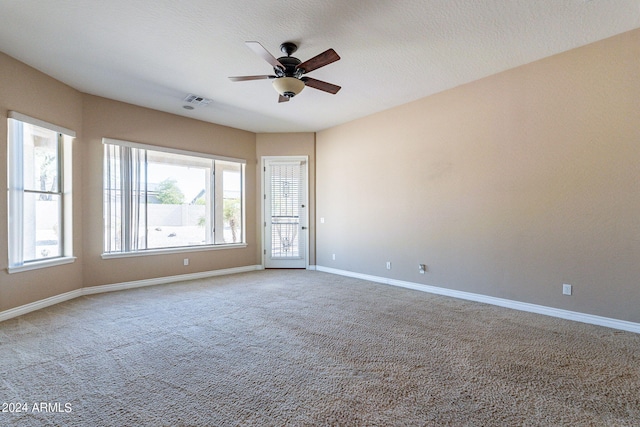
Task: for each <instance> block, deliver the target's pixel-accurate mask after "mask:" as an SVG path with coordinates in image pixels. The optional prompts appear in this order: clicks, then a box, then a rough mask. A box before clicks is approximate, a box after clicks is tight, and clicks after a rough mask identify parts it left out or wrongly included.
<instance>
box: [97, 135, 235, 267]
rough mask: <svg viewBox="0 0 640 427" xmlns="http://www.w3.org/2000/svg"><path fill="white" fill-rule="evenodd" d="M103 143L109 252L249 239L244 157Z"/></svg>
mask: <svg viewBox="0 0 640 427" xmlns="http://www.w3.org/2000/svg"><path fill="white" fill-rule="evenodd" d="M103 143H104V220H105V223H104V253H105V254H112V255H116V254H123V253H142V252H144V251H147V252H148V251H158V250H169V249H172V250H175V249H181V248H182V249H184V248H194V247H196V248H198V247H214V246H216V245H234V244H244V242H245V236H244V235H245V233H244V219H243V217H244V190H243V189H244V163H245V162H244V160H238V159H229V158H223V157H217V156H211V155H206V154H200V153H193V152H187V151H182V150H173V149H166V148H159V147H153V146H148V145H142V144H136V143H132V142H126V141H117V140H112V139H106V138H105V139H104V140H103ZM218 247H219V246H218Z"/></svg>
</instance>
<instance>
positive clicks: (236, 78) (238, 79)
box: [229, 74, 276, 82]
mask: <svg viewBox="0 0 640 427" xmlns="http://www.w3.org/2000/svg"><path fill="white" fill-rule="evenodd" d="M275 78H276V76H268V75H266V74H265V75H263V76H234V77H229V80H231V81H232V82H244V81H247V80H264V79H275Z"/></svg>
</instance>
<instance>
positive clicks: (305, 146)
mask: <svg viewBox="0 0 640 427" xmlns="http://www.w3.org/2000/svg"><path fill="white" fill-rule="evenodd" d="M315 151H316V135H315V133H259V134H258V135H257V136H256V155H257V158H258V166H257V171H258V173H257V181H256V188H258V189H259V188H260V185H261V183H260V179H261V174H260V163H261V159H262V157H265V156H309V171H308V172H309V206H308V208H309V265H315V263H316V251H315V245H316V239H315V197H316V188H315V177H316V170H315V158H316V157H315V156H316V153H315ZM258 193H259V191H258ZM261 197H262V195H261V194H257V200H256V205H257V208H258V210H260V206H261V199H260V198H261ZM260 218H261V216H260V212H258V220H260ZM257 233H258V237H257V238H258V240H259V241H261V240H262V229H261V228H260V227H258V230H257ZM258 246H259V247H258V254H257V256H258V259H261V255H260V250H261V248H262V245H261V244H260V245H258Z"/></svg>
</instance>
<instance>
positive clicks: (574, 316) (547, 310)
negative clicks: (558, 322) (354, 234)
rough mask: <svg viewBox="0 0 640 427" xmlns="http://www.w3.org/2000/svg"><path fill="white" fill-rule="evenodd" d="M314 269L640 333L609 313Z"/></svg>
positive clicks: (635, 325) (639, 328)
mask: <svg viewBox="0 0 640 427" xmlns="http://www.w3.org/2000/svg"><path fill="white" fill-rule="evenodd" d="M316 270H317V271H322V272H325V273H331V274H337V275H340V276H347V277H353V278H356V279H362V280H367V281H369V282H376V283H383V284H385V285H392V286H399V287H402V288H408V289H414V290H417V291H422V292H428V293H431V294H438V295H444V296H449V297H453V298H460V299H465V300H469V301H476V302H482V303H485V304H491V305H497V306H500V307H505V308H511V309H514V310H520V311H528V312H531V313H537V314H544V315H546V316H551V317H558V318H561V319H567V320H573V321H576V322H582V323H589V324H592V325H598V326H605V327H607V328H612V329H620V330H623V331H629V332H635V333H640V323H634V322H628V321H626V320H618V319H612V318H609V317H602V316H596V315H593V314H587V313H580V312H576V311H569V310H562V309H559V308H553V307H547V306H544V305H537V304H529V303H526V302H520V301H513V300H508V299H504V298H496V297H491V296H487V295H482V294H474V293H471V292H463V291H456V290H454V289H447V288H440V287H437V286H430V285H423V284H420V283H414V282H406V281H402V280H395V279H390V278H387V277H380V276H372V275H369V274H362V273H356V272H353V271H347V270H339V269H335V268H329V267H323V266H320V265H317V266H316Z"/></svg>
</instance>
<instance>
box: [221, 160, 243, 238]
mask: <svg viewBox="0 0 640 427" xmlns="http://www.w3.org/2000/svg"><path fill="white" fill-rule="evenodd" d="M220 170H222V217H223V227H224V232H223V243H237V242H242V239H243V237H242V165H241V164H238V163H232V162H224V161H216V171H218V177H219V176H220V172H219V171H220Z"/></svg>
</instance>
